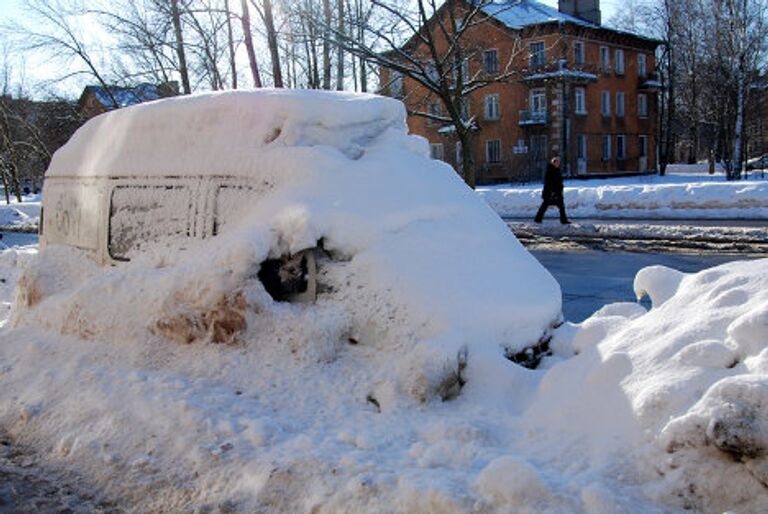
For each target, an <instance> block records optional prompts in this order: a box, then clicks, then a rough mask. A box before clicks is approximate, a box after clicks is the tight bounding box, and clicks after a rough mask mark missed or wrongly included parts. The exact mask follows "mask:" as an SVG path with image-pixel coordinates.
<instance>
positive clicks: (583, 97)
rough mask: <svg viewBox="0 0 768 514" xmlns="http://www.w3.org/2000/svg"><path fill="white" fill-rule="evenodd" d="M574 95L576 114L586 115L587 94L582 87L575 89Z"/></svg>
mask: <svg viewBox="0 0 768 514" xmlns="http://www.w3.org/2000/svg"><path fill="white" fill-rule="evenodd" d="M575 93H576V114H587V93H586V90H585V89H584V88H583V87H577V88H576V89H575Z"/></svg>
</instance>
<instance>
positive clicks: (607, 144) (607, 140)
mask: <svg viewBox="0 0 768 514" xmlns="http://www.w3.org/2000/svg"><path fill="white" fill-rule="evenodd" d="M603 160H604V161H610V160H611V136H608V135H604V136H603Z"/></svg>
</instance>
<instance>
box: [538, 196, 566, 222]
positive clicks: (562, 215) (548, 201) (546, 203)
mask: <svg viewBox="0 0 768 514" xmlns="http://www.w3.org/2000/svg"><path fill="white" fill-rule="evenodd" d="M550 205H556V206H557V208H558V209H559V210H560V223H565V222H567V221H568V216H566V215H565V202H564V201H563V197H562V196H558V197H555V198H549V199H545V200H544V201H543V202H541V207H539V212H537V213H536V217H535V218H533V219H534V220H535V221H536V223H541V220H543V219H544V213H545V212H547V208H548V207H549V206H550Z"/></svg>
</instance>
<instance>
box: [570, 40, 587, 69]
mask: <svg viewBox="0 0 768 514" xmlns="http://www.w3.org/2000/svg"><path fill="white" fill-rule="evenodd" d="M584 57H585V54H584V41H574V43H573V64H574V65H576V66H581V65H583V64H584Z"/></svg>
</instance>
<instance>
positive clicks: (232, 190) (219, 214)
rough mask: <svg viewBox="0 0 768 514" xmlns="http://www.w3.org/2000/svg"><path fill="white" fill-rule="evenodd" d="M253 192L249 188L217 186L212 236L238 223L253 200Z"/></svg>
mask: <svg viewBox="0 0 768 514" xmlns="http://www.w3.org/2000/svg"><path fill="white" fill-rule="evenodd" d="M255 194H256V193H255V192H254V189H253V188H252V187H249V186H230V185H223V186H219V189H218V191H217V192H216V210H215V213H214V217H213V235H216V234H219V233H221V231H223V230H224V229H225V227H227V226H231V225H232V224H234V223H236V222H238V221H240V220H241V219H242V217H243V215H244V214H245V212H246V211H247V210H248V208H249V207H250V206H252V205H253V202H254V200H255V198H254V197H255Z"/></svg>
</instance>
